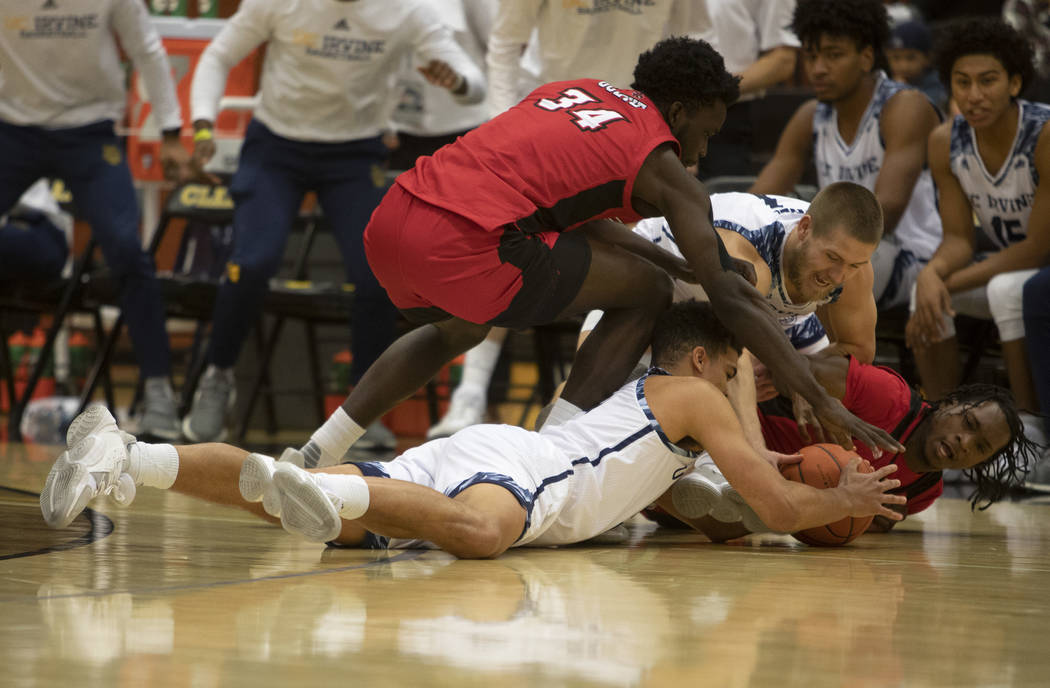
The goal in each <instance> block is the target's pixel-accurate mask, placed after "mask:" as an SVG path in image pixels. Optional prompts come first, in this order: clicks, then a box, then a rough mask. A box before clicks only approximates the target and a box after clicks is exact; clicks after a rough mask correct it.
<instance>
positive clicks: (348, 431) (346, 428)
mask: <svg viewBox="0 0 1050 688" xmlns="http://www.w3.org/2000/svg"><path fill="white" fill-rule="evenodd" d="M363 434H365V428H363V427H361V426H360V425H358V424H357V423H355V422H354V420H353V419H352V418H350V416H348V415H346V411H344V410H343V407H342V406H340V407H339V408H337V409H336V410H335V413H333V414H332V415H331V416H329V417H328V420H326V421H325V422H324V424H323V425H321V427H319V428H317V430H316V431H315V432H314V434H313V435H311V436H310V441H309V442H307V443H306V446H304V447H303V454H304V455H305V457H306V461H307V466H334V465H336V464H338V463H339V462H340V461H341V460H342V458H343V454H345V453H346V450H347V449H349V448H350V445H352V444H353V443H354V442H356V441H357V440H358V439H360V437H361V435H363ZM310 445H313V447H311V446H310ZM315 449H319V450H320V456H316V457H315V456H314V454H315V453H316V452H315V451H314V450H315ZM315 458H316V461H315ZM311 462H312V463H311Z"/></svg>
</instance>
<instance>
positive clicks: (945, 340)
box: [906, 19, 1050, 444]
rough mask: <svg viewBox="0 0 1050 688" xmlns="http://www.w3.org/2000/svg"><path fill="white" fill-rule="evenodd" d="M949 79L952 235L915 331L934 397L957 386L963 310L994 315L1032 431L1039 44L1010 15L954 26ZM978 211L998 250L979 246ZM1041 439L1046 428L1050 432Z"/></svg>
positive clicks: (919, 296)
mask: <svg viewBox="0 0 1050 688" xmlns="http://www.w3.org/2000/svg"><path fill="white" fill-rule="evenodd" d="M935 62H936V64H937V69H938V70H939V71H940V74H941V78H942V79H943V80H944V81H945V83H948V84H949V86H950V89H951V96H952V99H953V100H954V101H955V104H956V105H957V106H958V107H959V110H960V111H961V113H962V114H960V115H956V116H955V117H954V118H953V119H952V120H951V121H948V122H945V123H944V124H942V125H940V126H939V127H937V128H936V129H935V130H934V132H933V133H932V134H931V135H930V140H929V160H930V169H931V170H932V171H933V177H934V181H935V182H936V184H937V192H938V207H939V208H940V213H941V220H942V222H943V224H944V239H943V241H942V242H941V244H940V246H938V247H937V252H936V253H935V254H934V255H933V258H931V259H930V262H929V263H928V264H927V265H926V267H925V268H923V270H922V272H921V273H920V274H919V277H918V279H917V280H916V284H915V291H914V295H913V297H912V303H911V309H912V316H911V318H910V319H909V321H908V325H907V329H906V335H907V340H908V345H909V346H910V347H911V348H912V349H913V350H914V352H915V362H916V365H917V367H918V369H919V375H920V377H921V378H922V383H923V386H924V388H925V391H926V395H927V396H928V397H930V398H938V397H941V396H943V395H945V394H947V393H948V392H950V391H951V390H952V389H954V388H955V386H956V385H957V384H958V381H959V346H958V342H957V341H956V338H955V327H954V322H953V316H955V314H956V313H965V314H967V315H972V316H977V317H984V318H988V317H991V318H993V319H994V320H995V323H996V325H997V327H998V329H999V338H1000V339H1001V340H1002V351H1003V360H1004V362H1005V363H1006V371H1007V375H1008V376H1009V379H1010V387H1011V388H1012V391H1013V394H1014V397H1015V398H1016V399H1017V407H1018V408H1019V409H1022V410H1024V411H1027V412H1029V413H1027V414H1022V419H1023V420H1024V422H1025V425H1026V428H1027V429H1026V433H1027V434H1028V435H1029V436H1030V437H1033V438H1038V439H1037V441H1038V442H1040V443H1042V444H1045V439H1042V438H1039V437H1038V435H1037V434H1036V433H1037V432H1038V429H1039V427H1040V426H1041V423H1040V422H1038V421H1037V419H1036V418H1035V416H1033V415H1030V412H1034V411H1037V410H1038V408H1039V406H1038V402H1037V401H1036V396H1035V391H1034V389H1033V386H1032V379H1031V372H1030V370H1029V365H1028V356H1027V352H1026V351H1025V346H1026V344H1025V340H1024V336H1025V326H1024V321H1023V316H1022V288H1023V286H1024V284H1025V282H1026V281H1027V280H1028V279H1029V278H1030V277H1031V276H1032V275H1034V274H1035V273H1036V270H1037V269H1038V268H1040V267H1042V266H1044V265H1046V264H1047V262H1048V260H1050V182H1048V181H1047V179H1048V178H1050V134H1048V133H1047V132H1048V131H1050V128H1048V127H1046V126H1045V124H1046V123H1047V121H1050V107H1047V106H1044V105H1038V104H1034V103H1029V102H1027V101H1025V100H1021V99H1020V98H1018V95H1019V94H1020V93H1021V92H1022V91H1023V90H1024V87H1025V86H1026V85H1027V83H1028V81H1029V80H1030V79H1031V78H1032V73H1033V66H1032V49H1031V47H1030V46H1029V45H1028V42H1027V41H1025V40H1024V38H1023V37H1022V36H1021V35H1020V34H1018V33H1017V31H1016V30H1014V29H1013V28H1011V27H1010V26H1009V25H1007V24H1005V23H1004V22H1002V21H1000V20H989V19H971V20H966V21H963V22H961V23H959V24H957V25H954V26H952V27H950V28H949V29H948V30H946V31H945V32H944V34H943V37H942V38H941V40H940V41H939V43H938V45H937V47H936V49H935ZM974 216H976V217H977V220H978V221H979V222H980V226H981V230H982V232H983V233H984V235H985V237H986V238H987V239H988V240H989V241H990V242H991V243H992V244H993V245H994V246H995V250H993V251H992V252H990V253H987V254H978V253H977V251H976V248H975V247H976V245H977V233H976V228H975V226H974ZM1040 434H1041V433H1040Z"/></svg>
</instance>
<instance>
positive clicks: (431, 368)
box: [343, 318, 491, 427]
mask: <svg viewBox="0 0 1050 688" xmlns="http://www.w3.org/2000/svg"><path fill="white" fill-rule="evenodd" d="M490 329H491V327H490V326H489V325H484V324H481V325H479V324H476V323H471V322H467V321H466V320H461V319H459V318H451V319H449V320H443V321H441V322H438V323H433V324H430V325H423V326H422V327H417V328H416V329H414V330H412V331H411V332H408V333H406V334H404V335H402V336H401V337H399V338H398V339H397V340H395V341H394V343H393V344H391V345H390V346H389V347H388V348H387V350H386V351H384V352H383V355H382V356H380V357H379V358H378V359H377V360H376V362H375V363H373V364H372V365H371V366H370V367H369V368H368V370H367V371H366V372H365V374H364V376H362V378H361V380H360V381H359V382H358V383H357V385H355V386H354V389H353V391H351V392H350V395H349V396H348V397H347V398H346V400H345V401H344V402H343V410H344V411H345V412H346V414H347V415H348V416H350V418H352V419H353V420H354V421H355V422H357V423H358V424H360V425H361V426H363V427H367V426H368V425H370V424H371V423H372V422H373V421H375V420H377V419H378V418H379V417H380V416H382V415H383V414H384V413H386V412H387V411H389V410H390V409H392V408H394V406H396V405H397V404H398V403H399V402H401V401H403V400H405V399H407V398H408V397H410V396H412V395H413V394H415V392H416V391H417V390H419V389H420V388H421V387H423V385H425V384H426V383H427V382H429V381H430V380H431V379H432V378H433V377H434V376H435V375H437V373H438V371H440V370H441V366H443V365H445V364H446V363H448V362H449V361H451V360H452V359H453V358H455V357H456V356H458V355H460V354H461V353H463V352H465V351H467V350H468V349H471V348H473V347H474V346H476V345H477V344H479V343H480V342H481V341H482V340H484V339H485V335H486V334H488V331H489V330H490Z"/></svg>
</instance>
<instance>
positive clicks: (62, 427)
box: [20, 397, 80, 444]
mask: <svg viewBox="0 0 1050 688" xmlns="http://www.w3.org/2000/svg"><path fill="white" fill-rule="evenodd" d="M79 406H80V400H79V399H78V398H77V397H43V398H41V399H33V400H32V401H30V402H29V403H28V404H27V405H26V410H25V413H24V414H23V415H22V424H21V425H20V428H21V430H22V439H23V440H24V441H26V442H35V443H37V444H65V442H66V430H68V429H69V424H70V423H72V422H73V418H74V417H75V416H76V414H77V408H78V407H79Z"/></svg>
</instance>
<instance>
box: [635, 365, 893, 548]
mask: <svg viewBox="0 0 1050 688" xmlns="http://www.w3.org/2000/svg"><path fill="white" fill-rule="evenodd" d="M651 382H652V381H650V382H649V383H648V384H647V386H646V397H647V398H648V400H649V405H650V408H651V409H652V412H653V414H654V416H655V417H656V419H657V420H658V421H659V422H660V425H661V427H663V428H664V432H666V433H667V436H668V438H669V439H671V441H676V440H679V439H681V438H683V437H690V438H692V439H694V440H695V441H697V442H698V443H700V444H701V445H702V446H703V447H704V449H706V450H707V451H708V453H709V454H710V455H711V458H712V459H714V461H715V464H717V466H718V468H719V470H721V471H722V474H723V475H724V476H725V477H726V479H727V480H728V481H729V482H730V484H731V485H732V486H733V487H735V488H736V490H737V492H739V493H740V496H741V497H743V498H744V499H745V500H746V501H747V503H748V504H749V505H750V506H751V508H753V509H754V510H755V513H756V514H757V515H758V517H759V518H761V519H762V521H763V522H764V523H765V524H766V525H768V526H769V527H770V528H772V529H773V530H777V531H780V532H785V533H793V532H796V531H799V530H804V529H806V528H811V527H814V526H820V525H824V524H825V523H832V522H834V521H837V520H839V519H842V518H845V517H846V516H855V517H864V516H871V515H873V514H878V515H882V516H885V517H886V518H890V519H893V520H899V519H900V515H899V514H898V513H897V512H895V511H893V509H891V508H889V507H888V506H887V505H892V504H898V503H903V502H904V497H902V496H899V495H890V494H887V491H888V490H892V489H894V488H896V487H898V486H899V485H900V481H899V480H895V479H893V478H889V477H887V476H889V475H890V473H892V472H893V471H894V470H896V466H895V465H890V466H886V467H884V468H881V469H879V470H877V471H875V472H873V473H861V472H860V471H859V470H858V467H859V464H860V459H859V458H855V459H854V460H853V461H851V462H850V463H849V464H848V465H847V467H846V469H845V470H844V471H843V473H842V478H841V480H840V482H839V485H838V486H837V487H835V488H832V489H826V490H818V489H816V488H814V487H810V486H808V485H804V484H802V483H795V482H792V481H789V480H786V479H785V478H784V477H783V476H782V475H780V473H779V472H778V471H777V469H776V468H774V467H773V465H772V464H771V463H769V462H768V461H766V460H765V459H763V458H762V457H761V456H760V455H759V454H758V452H756V451H755V450H754V448H753V447H751V445H750V444H749V443H748V441H747V439H746V438H745V437H744V434H743V431H742V430H741V428H740V423H739V422H738V421H737V419H736V416H735V415H734V414H733V409H732V407H731V406H730V405H729V402H728V400H726V398H725V397H724V396H723V395H721V394H720V393H719V392H718V390H717V389H715V388H714V387H713V386H712V385H710V384H708V383H706V382H704V381H702V380H697V379H695V378H678V379H675V380H662V381H660V382H662V383H663V384H662V385H661V386H659V387H658V388H656V389H654V390H653V391H654V392H655V393H652V394H651V393H650V386H651ZM658 384H659V383H658ZM698 408H703V410H704V412H703V413H702V414H701V413H697V412H696V411H697V409H698Z"/></svg>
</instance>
